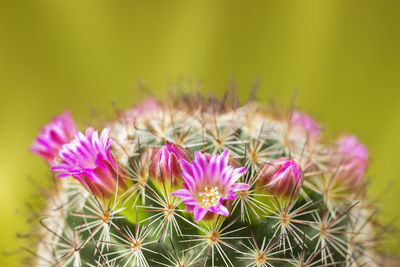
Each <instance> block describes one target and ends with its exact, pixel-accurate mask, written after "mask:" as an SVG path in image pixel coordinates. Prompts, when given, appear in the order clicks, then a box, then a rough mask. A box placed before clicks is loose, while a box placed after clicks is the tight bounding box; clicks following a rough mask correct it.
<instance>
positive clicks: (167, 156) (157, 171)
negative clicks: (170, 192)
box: [149, 142, 190, 184]
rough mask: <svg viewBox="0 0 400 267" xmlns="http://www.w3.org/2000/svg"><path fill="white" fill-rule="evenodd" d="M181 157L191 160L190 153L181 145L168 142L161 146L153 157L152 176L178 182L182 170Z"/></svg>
mask: <svg viewBox="0 0 400 267" xmlns="http://www.w3.org/2000/svg"><path fill="white" fill-rule="evenodd" d="M181 159H184V160H190V155H189V153H188V152H187V151H186V150H185V149H183V148H182V147H181V146H179V145H177V144H173V143H169V142H167V143H166V144H165V145H164V146H162V147H161V148H158V149H157V150H156V151H155V152H154V154H153V156H152V159H151V163H150V170H149V172H150V175H151V176H152V177H155V178H158V179H161V177H163V178H164V179H165V180H167V181H169V180H170V179H172V183H173V184H177V182H178V178H180V174H181V172H182V170H181V165H180V163H179V161H180V160H181Z"/></svg>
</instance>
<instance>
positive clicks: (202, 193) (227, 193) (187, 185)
mask: <svg viewBox="0 0 400 267" xmlns="http://www.w3.org/2000/svg"><path fill="white" fill-rule="evenodd" d="M228 160H229V152H228V150H225V151H224V152H223V153H222V154H221V155H214V156H210V155H208V154H202V153H200V152H198V151H196V152H195V160H194V161H192V163H189V162H187V161H186V160H180V163H181V167H182V173H181V175H182V178H183V179H184V181H185V182H184V183H183V187H184V189H179V190H177V191H175V192H173V193H172V195H173V196H177V197H179V198H182V202H183V203H185V204H186V210H188V211H190V212H193V213H194V218H195V220H196V221H200V220H201V219H202V218H203V217H204V216H205V215H206V214H207V213H208V212H209V213H215V214H221V215H223V216H229V211H228V209H227V208H226V207H225V206H224V202H225V201H230V200H234V199H235V197H236V193H235V192H238V191H241V190H247V189H249V185H248V184H244V183H236V181H237V180H238V179H239V178H240V177H241V176H242V175H243V174H244V173H245V171H246V168H245V167H242V168H236V169H235V168H234V167H232V166H230V165H228Z"/></svg>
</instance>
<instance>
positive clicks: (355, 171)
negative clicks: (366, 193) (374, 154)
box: [333, 135, 368, 189]
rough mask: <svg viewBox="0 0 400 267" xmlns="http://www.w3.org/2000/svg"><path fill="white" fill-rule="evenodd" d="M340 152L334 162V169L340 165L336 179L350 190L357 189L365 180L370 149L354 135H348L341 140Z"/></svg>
mask: <svg viewBox="0 0 400 267" xmlns="http://www.w3.org/2000/svg"><path fill="white" fill-rule="evenodd" d="M338 152H339V155H338V158H337V159H336V160H334V162H333V165H334V166H333V167H335V165H336V166H337V164H339V166H338V170H337V172H336V177H337V178H338V180H339V181H343V182H345V183H346V184H347V186H348V187H349V188H352V189H356V188H357V187H359V186H360V185H361V183H362V181H363V180H364V176H365V172H366V169H367V165H368V149H367V148H366V147H365V146H364V145H363V144H361V143H360V142H359V141H358V139H357V138H356V137H355V136H354V135H346V136H343V137H341V138H340V139H339V147H338Z"/></svg>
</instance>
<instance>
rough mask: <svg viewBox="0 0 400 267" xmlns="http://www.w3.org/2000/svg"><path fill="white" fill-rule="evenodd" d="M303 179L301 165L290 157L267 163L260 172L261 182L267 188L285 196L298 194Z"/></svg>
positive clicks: (271, 191)
mask: <svg viewBox="0 0 400 267" xmlns="http://www.w3.org/2000/svg"><path fill="white" fill-rule="evenodd" d="M303 179H304V178H303V175H302V171H301V168H300V166H299V165H298V164H297V163H296V162H295V161H294V160H291V159H288V158H278V159H276V160H275V161H274V162H273V163H267V164H266V165H265V166H264V168H263V169H262V171H261V173H260V183H261V184H262V185H263V186H265V188H266V190H267V191H268V192H270V193H274V194H275V195H277V196H283V197H290V196H291V194H293V196H297V194H298V192H299V190H300V187H301V185H302V184H303Z"/></svg>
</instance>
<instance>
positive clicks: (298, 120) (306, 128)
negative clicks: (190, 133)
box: [290, 111, 322, 139]
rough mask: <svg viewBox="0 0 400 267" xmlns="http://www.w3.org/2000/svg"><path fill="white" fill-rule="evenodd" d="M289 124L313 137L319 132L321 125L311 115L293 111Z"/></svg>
mask: <svg viewBox="0 0 400 267" xmlns="http://www.w3.org/2000/svg"><path fill="white" fill-rule="evenodd" d="M290 126H291V127H293V128H296V129H299V130H301V131H303V132H304V133H305V134H307V135H308V136H309V137H310V138H312V139H315V138H317V137H318V136H319V135H320V134H321V130H322V127H321V125H319V124H318V122H316V121H315V120H314V119H313V118H312V117H311V116H309V115H307V114H305V113H302V112H298V111H295V112H293V114H292V117H291V119H290Z"/></svg>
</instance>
